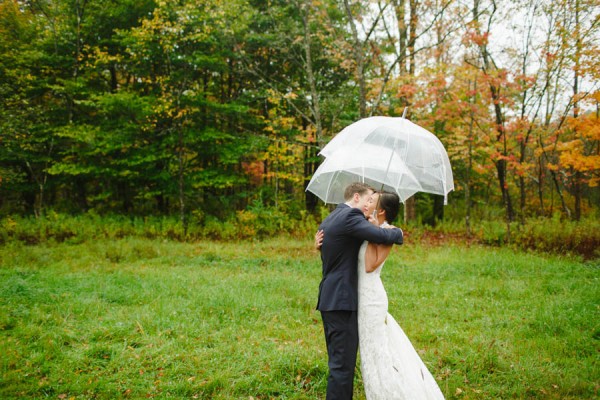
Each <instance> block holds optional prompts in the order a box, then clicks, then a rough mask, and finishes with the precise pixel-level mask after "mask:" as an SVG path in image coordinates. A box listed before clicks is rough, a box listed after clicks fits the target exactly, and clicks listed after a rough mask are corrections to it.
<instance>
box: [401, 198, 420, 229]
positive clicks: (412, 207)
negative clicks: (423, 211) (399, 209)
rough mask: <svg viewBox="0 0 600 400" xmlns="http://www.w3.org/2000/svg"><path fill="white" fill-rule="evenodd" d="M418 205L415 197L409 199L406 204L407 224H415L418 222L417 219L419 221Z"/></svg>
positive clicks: (405, 217) (405, 220) (405, 219)
mask: <svg viewBox="0 0 600 400" xmlns="http://www.w3.org/2000/svg"><path fill="white" fill-rule="evenodd" d="M416 204H417V201H416V199H415V196H412V197H409V198H408V199H406V201H405V202H404V223H405V224H410V223H413V222H415V221H416V219H417V214H416Z"/></svg>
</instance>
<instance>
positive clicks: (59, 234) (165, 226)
mask: <svg viewBox="0 0 600 400" xmlns="http://www.w3.org/2000/svg"><path fill="white" fill-rule="evenodd" d="M316 225H317V224H316V222H315V220H314V218H313V217H312V215H310V214H308V213H307V212H305V211H302V212H301V213H299V215H296V216H295V217H294V218H291V217H289V216H286V215H285V214H284V213H283V212H281V211H278V210H276V209H274V208H269V207H263V206H258V205H257V204H256V203H255V204H254V206H253V207H250V208H249V209H247V210H244V211H238V212H236V213H235V214H234V215H230V216H228V217H225V218H223V219H221V218H217V217H215V216H206V217H203V216H201V215H199V214H195V216H193V217H192V218H191V222H190V224H189V226H188V229H187V233H186V232H185V230H184V229H183V227H182V225H181V222H180V221H179V220H178V219H177V218H175V217H126V216H123V215H110V216H100V215H98V214H96V213H94V212H90V213H87V214H83V215H77V216H70V215H67V214H59V213H56V212H49V213H47V215H45V216H44V217H41V218H33V217H21V216H18V215H15V216H8V217H5V218H3V219H2V220H0V227H1V229H0V244H2V243H7V242H11V241H17V242H23V243H27V244H38V243H47V242H52V243H55V242H58V243H60V242H67V243H82V242H84V241H86V240H90V239H98V240H100V239H120V238H124V237H140V238H154V239H169V240H201V239H212V240H243V239H264V238H268V237H278V236H281V235H284V236H286V237H296V238H302V237H310V236H312V234H313V233H314V229H315V227H316Z"/></svg>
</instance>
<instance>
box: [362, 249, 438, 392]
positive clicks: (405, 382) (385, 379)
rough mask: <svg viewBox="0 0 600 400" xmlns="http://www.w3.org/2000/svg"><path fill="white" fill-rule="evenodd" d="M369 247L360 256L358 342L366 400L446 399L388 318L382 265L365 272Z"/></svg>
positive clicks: (405, 339)
mask: <svg viewBox="0 0 600 400" xmlns="http://www.w3.org/2000/svg"><path fill="white" fill-rule="evenodd" d="M367 244H368V243H367V242H364V243H363V245H362V247H361V249H360V253H359V255H358V338H359V351H360V360H361V361H360V369H361V373H362V379H363V384H364V388H365V394H366V396H367V399H368V400H379V399H381V400H395V399H404V400H418V399H427V400H429V399H443V398H444V395H443V394H442V392H441V391H440V389H439V387H438V385H437V383H436V382H435V379H434V378H433V376H432V375H431V373H430V372H429V370H428V369H427V367H426V366H425V364H423V361H422V360H421V358H420V357H419V355H418V354H417V352H416V350H415V349H414V347H413V346H412V344H411V343H410V340H409V339H408V337H407V336H406V335H405V334H404V331H402V328H400V326H399V325H398V323H397V322H396V321H395V320H394V318H392V316H391V315H390V314H388V298H387V294H386V292H385V289H384V287H383V283H382V282H381V269H382V268H383V264H382V265H381V266H379V268H377V269H376V270H375V271H373V272H371V273H367V272H365V251H366V248H367Z"/></svg>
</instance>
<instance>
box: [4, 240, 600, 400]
mask: <svg viewBox="0 0 600 400" xmlns="http://www.w3.org/2000/svg"><path fill="white" fill-rule="evenodd" d="M311 246H312V243H311V242H309V241H291V242H290V241H288V240H284V239H277V240H268V241H264V242H254V243H253V242H243V243H237V244H235V243H232V242H224V243H217V242H201V243H178V242H170V241H159V240H148V239H139V238H124V239H121V240H116V241H108V240H99V241H90V242H86V243H80V244H68V243H62V244H45V245H38V246H25V245H23V244H19V243H16V242H15V243H8V244H6V245H4V246H3V247H0V355H1V356H0V357H1V358H0V398H1V399H13V398H39V399H41V398H51V399H92V398H93V399H120V398H132V399H137V398H152V397H154V398H190V399H192V398H194V399H195V398H199V399H209V398H214V399H251V398H254V399H270V398H278V399H316V398H324V393H325V387H326V375H327V364H326V362H327V359H326V353H325V345H324V339H323V334H322V326H321V320H320V315H319V314H318V313H317V312H316V311H315V310H314V306H315V304H316V296H317V288H318V284H319V280H320V263H319V259H318V255H317V253H316V252H315V251H314V250H312V248H311ZM599 276H600V267H599V264H598V261H597V260H596V261H588V262H581V261H578V260H574V259H564V258H563V259H561V258H555V257H549V256H548V257H544V256H540V255H533V254H527V253H516V252H514V251H512V250H504V249H498V248H486V247H479V246H471V247H466V246H464V245H456V244H446V245H443V246H434V247H425V246H420V245H418V244H414V243H413V244H411V243H407V244H406V245H405V246H403V247H401V248H397V249H395V250H394V252H393V254H392V256H391V257H390V259H389V260H388V262H387V263H386V266H385V270H384V272H383V279H384V284H385V286H386V288H387V291H388V296H389V300H390V313H391V314H392V315H394V317H395V318H396V320H398V322H399V323H400V324H401V325H402V327H403V328H404V330H405V332H406V333H407V335H408V336H409V337H410V338H411V340H412V342H413V344H414V345H415V347H416V348H417V349H418V350H419V352H420V354H421V357H422V358H423V360H424V361H425V363H426V364H427V365H428V366H429V368H430V370H431V371H432V373H433V374H434V376H435V377H436V379H437V381H438V383H439V385H440V387H441V389H442V391H443V392H444V394H445V395H446V397H447V398H449V399H522V398H528V399H532V398H537V399H592V398H597V396H598V395H599V391H600V354H599V351H600V286H599ZM355 383H356V384H355V398H357V399H363V398H364V394H363V391H362V388H361V386H362V384H361V378H360V371H359V372H358V373H357V377H356V382H355Z"/></svg>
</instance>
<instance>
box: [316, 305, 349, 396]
mask: <svg viewBox="0 0 600 400" xmlns="http://www.w3.org/2000/svg"><path fill="white" fill-rule="evenodd" d="M321 318H322V320H323V329H324V331H325V342H326V343H327V355H328V357H329V361H328V365H329V376H328V378H327V400H337V399H340V400H349V399H352V392H353V389H352V386H353V383H354V370H355V368H356V353H357V352H358V319H357V312H356V311H321Z"/></svg>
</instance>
